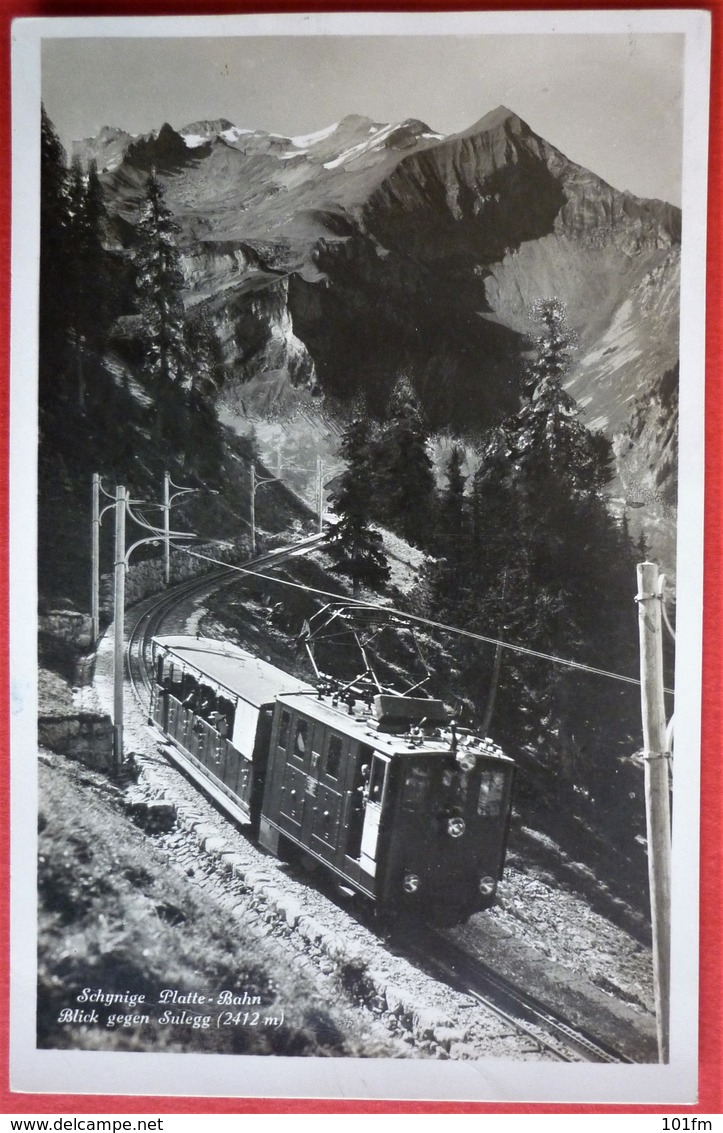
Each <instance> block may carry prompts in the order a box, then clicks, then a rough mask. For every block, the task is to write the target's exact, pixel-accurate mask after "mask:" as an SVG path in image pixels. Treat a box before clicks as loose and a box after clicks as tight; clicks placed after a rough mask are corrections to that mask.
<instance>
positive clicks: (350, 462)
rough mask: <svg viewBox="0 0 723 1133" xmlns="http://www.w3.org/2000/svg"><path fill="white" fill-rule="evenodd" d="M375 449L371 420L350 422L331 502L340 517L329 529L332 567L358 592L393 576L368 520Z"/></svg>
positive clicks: (381, 542)
mask: <svg viewBox="0 0 723 1133" xmlns="http://www.w3.org/2000/svg"><path fill="white" fill-rule="evenodd" d="M372 452H373V449H372V437H371V429H370V426H369V422H368V421H367V420H366V419H355V420H353V421H351V422H350V423H349V425H348V426H347V428H346V430H345V432H344V436H343V439H342V443H341V448H340V454H341V456H342V457H343V458H344V460H345V461H346V469H345V471H344V472H343V473H342V474H341V476H340V478H339V484H338V487H337V490H336V494H335V497H334V500H333V502H332V505H331V510H332V511H333V513H334V514H335V515H337V516H338V520H337V522H336V523H335V524H333V526H331V527H330V529H329V533H328V535H327V546H328V547H329V549H330V551H331V552H332V555H333V557H334V563H333V566H332V570H334V571H335V572H336V573H337V574H342V575H344V576H346V577H347V578H349V579H350V580H351V582H352V586H353V589H354V593H355V594H357V593H358V591H359V589H360V587H361V586H362V585H364V586H368V587H370V588H371V589H373V590H379V589H381V588H382V587H383V586H384V584H385V583H386V582H388V580H389V577H390V570H389V565H388V563H387V560H386V556H385V554H384V546H383V541H382V537H381V535H380V534H379V532H378V531H375V530H374V529H373V527H371V526H370V522H369V518H370V517H369V513H370V490H369V481H370V467H371V460H372Z"/></svg>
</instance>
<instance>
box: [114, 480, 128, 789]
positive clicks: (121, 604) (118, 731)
mask: <svg viewBox="0 0 723 1133" xmlns="http://www.w3.org/2000/svg"><path fill="white" fill-rule="evenodd" d="M126 503H127V493H126V489H125V488H124V487H123V486H121V485H118V486H117V487H116V490H115V558H114V562H115V567H114V588H113V764H114V769H115V770H116V771H118V769H119V768H120V766H121V764H122V762H123V677H124V664H123V645H124V640H123V639H124V624H123V623H124V620H125V585H126Z"/></svg>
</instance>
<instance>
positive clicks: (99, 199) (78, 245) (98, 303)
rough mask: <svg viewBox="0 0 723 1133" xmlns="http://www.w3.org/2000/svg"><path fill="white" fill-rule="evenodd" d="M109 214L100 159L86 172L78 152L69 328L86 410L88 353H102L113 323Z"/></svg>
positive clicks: (73, 181) (72, 179) (71, 217)
mask: <svg viewBox="0 0 723 1133" xmlns="http://www.w3.org/2000/svg"><path fill="white" fill-rule="evenodd" d="M106 219H107V213H106V208H105V202H104V199H103V189H102V186H101V184H100V179H99V177H98V170H97V167H96V164H95V162H94V161H93V162H91V163H90V166H89V169H88V173H87V174H85V173H84V171H83V167H82V164H81V161H80V158H79V157H77V156H76V157H75V158H74V159H73V164H72V168H71V174H70V190H69V225H68V235H69V245H70V256H69V264H68V296H69V298H68V324H69V325H68V330H69V339H70V343H71V348H72V350H73V354H74V368H75V373H76V389H77V403H78V407H79V409H80V410H81V412H83V411H84V410H85V400H86V375H85V370H86V357H87V356H88V355H97V354H98V353H99V352H100V350H101V349H102V347H103V345H104V343H105V339H106V335H107V331H108V327H109V323H110V296H111V286H112V285H111V279H112V265H111V262H110V257H109V256H108V254H107V252H106V251H105V248H104V246H103V227H104V224H105V221H106Z"/></svg>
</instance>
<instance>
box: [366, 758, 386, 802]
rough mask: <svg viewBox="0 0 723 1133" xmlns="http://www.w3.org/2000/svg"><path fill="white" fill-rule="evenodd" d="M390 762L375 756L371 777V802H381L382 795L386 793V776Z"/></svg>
mask: <svg viewBox="0 0 723 1133" xmlns="http://www.w3.org/2000/svg"><path fill="white" fill-rule="evenodd" d="M387 767H388V764H387V763H385V762H384V760H383V759H378V758H376V757H375V758H374V760H373V762H372V773H371V778H370V779H369V802H370V803H381V801H382V795H383V793H384V776H385V774H386V770H387Z"/></svg>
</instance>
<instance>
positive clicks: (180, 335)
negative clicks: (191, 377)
mask: <svg viewBox="0 0 723 1133" xmlns="http://www.w3.org/2000/svg"><path fill="white" fill-rule="evenodd" d="M178 232H179V229H178V226H177V224H176V223H175V221H174V220H173V214H172V213H171V210H170V209H169V208H168V206H167V204H166V202H165V194H164V191H163V186H162V185H161V183H160V181H159V180H158V178H157V176H156V174H155V172H152V173H151V175H150V176H149V178H148V181H147V183H146V194H145V198H144V200H143V203H142V206H141V216H140V221H139V225H138V236H139V243H138V248H137V252H136V293H137V302H138V308H139V311H140V314H141V319H142V326H143V338H144V346H145V351H146V366H147V373H148V377H149V378H150V379H151V380H152V382H153V384H154V386H155V391H156V392H155V397H156V418H155V431H156V435H157V436H161V435H163V432H164V426H165V425H166V424H167V423H168V419H169V417H170V415H171V409H172V407H173V406H175V404H176V402H177V398H174V392H175V390H177V389H178V388H181V387H182V385H183V382H184V380H185V379H186V378H187V373H188V350H187V343H186V324H185V313H184V306H183V282H184V280H183V272H182V271H181V259H180V254H179V251H178V246H177V243H176V240H177V236H178Z"/></svg>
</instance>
